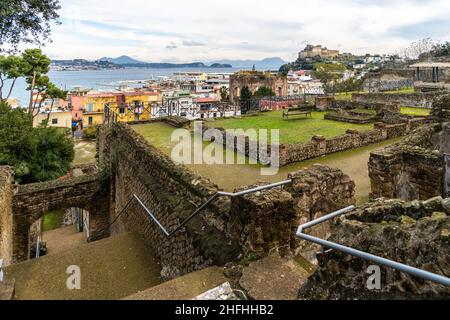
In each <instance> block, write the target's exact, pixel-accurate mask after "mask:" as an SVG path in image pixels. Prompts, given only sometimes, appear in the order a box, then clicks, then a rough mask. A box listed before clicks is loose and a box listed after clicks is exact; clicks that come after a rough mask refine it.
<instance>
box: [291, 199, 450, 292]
mask: <svg viewBox="0 0 450 320" xmlns="http://www.w3.org/2000/svg"><path fill="white" fill-rule="evenodd" d="M353 209H355V206H349V207H346V208H343V209H340V210H338V211H335V212H332V213H330V214H328V215H325V216H323V217H320V218H318V219H315V220H312V221H310V222H308V223H305V224H302V225H300V226H299V227H298V229H297V232H296V236H297V237H299V238H300V239H303V240H307V241H310V242H314V243H317V244H319V245H322V246H324V247H327V248H332V249H335V250H338V251H342V252H344V253H348V254H350V255H352V256H355V257H358V258H361V259H365V260H369V261H372V262H375V263H378V264H381V265H384V266H387V267H391V268H393V269H397V270H399V271H401V272H405V273H408V274H410V275H412V276H415V277H419V278H423V279H425V280H430V281H433V282H437V283H440V284H442V285H444V286H447V287H450V278H447V277H445V276H442V275H439V274H435V273H432V272H429V271H425V270H422V269H418V268H414V267H411V266H409V265H406V264H402V263H399V262H395V261H392V260H389V259H386V258H382V257H379V256H376V255H373V254H370V253H367V252H364V251H360V250H356V249H353V248H350V247H346V246H343V245H340V244H338V243H335V242H331V241H327V240H323V239H320V238H317V237H313V236H310V235H308V234H305V233H303V231H304V230H305V229H307V228H311V227H313V226H315V225H317V224H320V223H322V222H325V221H328V220H331V219H333V218H335V217H337V216H340V215H342V214H345V213H348V212H350V211H352V210H353Z"/></svg>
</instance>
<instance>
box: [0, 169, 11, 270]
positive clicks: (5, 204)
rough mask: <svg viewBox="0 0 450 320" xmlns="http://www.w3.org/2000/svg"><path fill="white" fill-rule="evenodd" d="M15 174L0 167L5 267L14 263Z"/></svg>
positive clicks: (0, 246) (0, 244)
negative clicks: (13, 206) (13, 202)
mask: <svg viewBox="0 0 450 320" xmlns="http://www.w3.org/2000/svg"><path fill="white" fill-rule="evenodd" d="M13 180H14V177H13V173H12V170H11V169H10V168H9V167H6V166H0V258H3V260H4V264H5V266H6V265H8V264H10V263H11V261H12V254H13V250H12V229H13V215H12V196H13V185H12V183H13Z"/></svg>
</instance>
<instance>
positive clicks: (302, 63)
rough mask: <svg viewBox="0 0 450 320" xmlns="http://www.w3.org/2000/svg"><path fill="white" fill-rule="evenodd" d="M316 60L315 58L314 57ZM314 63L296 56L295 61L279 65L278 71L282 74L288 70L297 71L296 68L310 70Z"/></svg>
mask: <svg viewBox="0 0 450 320" xmlns="http://www.w3.org/2000/svg"><path fill="white" fill-rule="evenodd" d="M316 60H317V59H316ZM313 68H314V65H313V63H312V62H311V61H307V60H306V59H303V58H298V59H297V60H296V61H294V62H291V63H287V64H284V65H282V66H281V67H280V70H279V72H280V73H282V74H287V73H288V72H289V70H293V71H298V70H312V69H313Z"/></svg>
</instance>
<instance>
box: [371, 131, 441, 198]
mask: <svg viewBox="0 0 450 320" xmlns="http://www.w3.org/2000/svg"><path fill="white" fill-rule="evenodd" d="M442 128H443V126H442V125H440V124H429V125H426V126H424V127H422V128H420V129H417V130H415V131H414V132H413V133H412V134H411V135H410V136H409V137H408V138H407V139H406V140H405V141H404V142H401V143H398V144H395V145H393V146H390V147H387V148H385V149H382V150H378V151H374V152H372V153H371V155H370V159H369V177H370V181H371V189H372V190H371V193H370V197H371V199H376V198H380V197H385V198H400V199H403V200H414V199H421V200H425V199H428V198H431V197H434V196H438V195H443V185H444V181H443V179H444V162H443V161H444V158H443V154H442V150H440V148H441V145H442V144H443V142H442V141H444V142H445V141H446V140H445V139H443V138H442V137H441V135H440V132H441V131H442Z"/></svg>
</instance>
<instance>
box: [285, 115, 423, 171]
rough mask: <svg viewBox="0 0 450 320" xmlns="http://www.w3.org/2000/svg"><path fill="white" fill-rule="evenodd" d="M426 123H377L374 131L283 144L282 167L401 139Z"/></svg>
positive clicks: (421, 119)
mask: <svg viewBox="0 0 450 320" xmlns="http://www.w3.org/2000/svg"><path fill="white" fill-rule="evenodd" d="M425 122H426V119H425V118H418V119H411V120H408V122H406V123H400V124H393V125H386V124H384V123H376V124H375V127H374V129H373V130H368V131H364V132H359V131H357V130H352V129H349V130H347V132H346V134H344V135H341V136H337V137H334V138H330V139H326V138H325V137H323V136H315V137H313V138H312V139H311V141H310V142H307V143H303V144H283V145H280V166H285V165H287V164H290V163H294V162H298V161H303V160H307V159H311V158H316V157H320V156H323V155H326V154H330V153H334V152H339V151H343V150H348V149H352V148H358V147H363V146H366V145H369V144H372V143H377V142H381V141H384V140H387V139H392V138H396V137H400V136H403V135H405V134H408V133H409V132H410V131H412V130H414V129H415V128H417V127H419V126H421V125H423V124H424V123H425Z"/></svg>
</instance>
